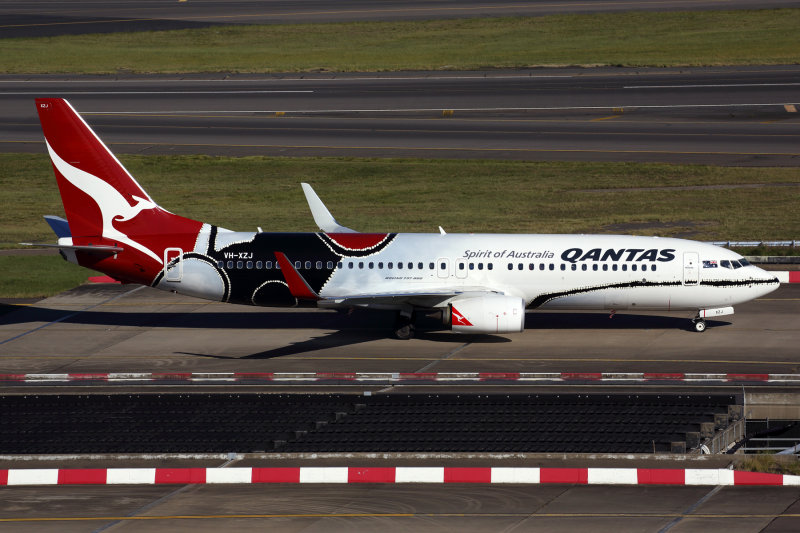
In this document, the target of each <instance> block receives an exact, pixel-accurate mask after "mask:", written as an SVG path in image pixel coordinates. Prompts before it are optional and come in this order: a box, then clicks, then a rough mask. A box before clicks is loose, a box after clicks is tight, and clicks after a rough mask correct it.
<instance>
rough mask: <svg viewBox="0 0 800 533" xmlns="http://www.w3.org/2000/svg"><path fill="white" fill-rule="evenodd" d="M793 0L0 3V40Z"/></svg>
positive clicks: (767, 4)
mask: <svg viewBox="0 0 800 533" xmlns="http://www.w3.org/2000/svg"><path fill="white" fill-rule="evenodd" d="M797 5H798V3H797V2H796V1H792V0H761V1H754V0H726V1H724V2H720V1H719V0H564V1H553V0H534V1H522V2H518V1H513V0H512V1H507V2H503V1H500V2H494V1H490V0H485V1H474V0H412V1H398V0H383V1H374V0H266V1H265V0H237V1H231V2H226V1H220V0H189V1H171V2H164V1H158V0H145V1H140V0H122V1H115V2H96V1H77V2H52V1H47V0H33V1H24V2H20V1H8V2H3V3H2V5H0V21H1V22H0V38H4V37H43V36H53V35H64V34H80V33H108V32H117V31H150V30H175V29H185V28H196V27H205V26H212V25H217V24H283V23H301V22H343V21H354V20H390V21H391V20H421V19H441V18H462V17H487V16H489V17H501V16H537V15H551V14H555V13H600V12H618V11H631V10H646V11H676V10H685V11H693V10H712V9H756V8H759V9H763V8H771V7H797Z"/></svg>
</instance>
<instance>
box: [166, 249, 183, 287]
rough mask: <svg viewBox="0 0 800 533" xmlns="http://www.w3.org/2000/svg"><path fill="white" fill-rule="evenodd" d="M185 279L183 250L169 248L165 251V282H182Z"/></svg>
mask: <svg viewBox="0 0 800 533" xmlns="http://www.w3.org/2000/svg"><path fill="white" fill-rule="evenodd" d="M182 278H183V250H182V249H180V248H167V249H166V250H164V280H166V281H180V280H181V279H182Z"/></svg>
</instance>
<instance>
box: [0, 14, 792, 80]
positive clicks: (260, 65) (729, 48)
mask: <svg viewBox="0 0 800 533" xmlns="http://www.w3.org/2000/svg"><path fill="white" fill-rule="evenodd" d="M798 19H800V9H773V10H768V9H765V10H741V11H692V12H665V13H653V12H623V13H608V14H592V15H553V16H545V17H506V18H483V19H481V18H476V19H456V20H432V21H403V22H351V23H329V24H286V25H258V26H216V27H210V28H204V29H191V30H177V31H159V32H137V33H113V34H95V35H76V36H60V37H42V38H30V39H4V40H0V72H6V73H70V72H71V73H114V72H118V71H121V70H124V71H134V72H162V73H181V72H305V71H317V70H321V71H337V72H352V71H394V70H440V69H441V70H470V69H480V68H495V67H498V68H499V67H502V68H515V67H531V66H542V65H626V66H676V65H746V64H787V63H797V62H799V61H800V31H798V26H797V20H798Z"/></svg>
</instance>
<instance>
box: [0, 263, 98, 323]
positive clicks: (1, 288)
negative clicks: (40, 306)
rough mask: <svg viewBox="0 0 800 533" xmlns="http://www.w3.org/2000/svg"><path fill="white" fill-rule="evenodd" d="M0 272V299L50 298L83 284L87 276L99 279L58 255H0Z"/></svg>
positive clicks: (95, 273) (96, 274) (91, 272)
mask: <svg viewBox="0 0 800 533" xmlns="http://www.w3.org/2000/svg"><path fill="white" fill-rule="evenodd" d="M0 271H2V272H3V275H2V276H0V298H43V297H46V296H52V295H53V294H58V293H59V292H62V291H65V290H67V289H71V288H72V287H75V286H77V285H80V284H81V283H85V282H86V280H87V279H88V278H89V276H101V275H102V274H99V273H97V272H94V271H93V270H87V269H85V268H83V267H79V266H78V265H74V264H72V263H68V262H67V261H64V259H62V258H61V256H59V255H0ZM2 309H3V307H2V306H0V314H2Z"/></svg>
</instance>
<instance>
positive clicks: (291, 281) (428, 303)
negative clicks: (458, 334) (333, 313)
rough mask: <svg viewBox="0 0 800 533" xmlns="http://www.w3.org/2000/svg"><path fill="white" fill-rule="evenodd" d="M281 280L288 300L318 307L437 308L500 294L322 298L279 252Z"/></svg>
mask: <svg viewBox="0 0 800 533" xmlns="http://www.w3.org/2000/svg"><path fill="white" fill-rule="evenodd" d="M275 258H276V259H277V261H278V264H280V267H281V272H282V273H283V278H284V280H286V285H287V286H288V287H289V291H290V292H291V293H292V296H294V297H295V298H297V299H298V300H312V301H316V302H317V305H319V306H320V307H351V306H353V307H356V306H358V307H377V308H381V307H383V308H392V309H393V308H397V307H399V306H404V305H411V306H415V307H439V306H442V305H444V304H445V303H447V302H448V301H450V300H455V299H463V298H472V297H476V296H485V295H487V294H502V293H501V292H499V291H495V290H492V289H489V288H487V287H459V288H442V289H437V288H428V289H426V290H424V291H401V292H383V293H362V294H342V295H331V296H322V295H320V294H317V293H316V292H314V290H313V289H312V288H311V286H310V285H309V284H308V283H307V282H306V280H305V279H304V278H303V276H302V274H300V273H299V272H298V271H297V269H295V267H294V265H292V262H291V261H289V259H288V258H287V257H286V254H284V253H283V252H275Z"/></svg>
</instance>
